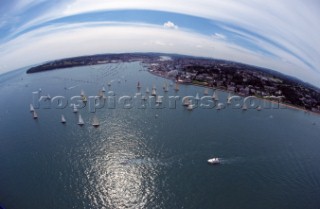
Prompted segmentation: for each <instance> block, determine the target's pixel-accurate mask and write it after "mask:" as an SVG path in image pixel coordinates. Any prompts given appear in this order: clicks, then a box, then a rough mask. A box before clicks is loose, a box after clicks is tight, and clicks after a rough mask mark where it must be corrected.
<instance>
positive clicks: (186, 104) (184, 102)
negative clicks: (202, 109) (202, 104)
mask: <svg viewBox="0 0 320 209" xmlns="http://www.w3.org/2000/svg"><path fill="white" fill-rule="evenodd" d="M189 104H190V102H189V98H185V99H184V101H183V106H188V105H189Z"/></svg>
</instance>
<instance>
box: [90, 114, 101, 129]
mask: <svg viewBox="0 0 320 209" xmlns="http://www.w3.org/2000/svg"><path fill="white" fill-rule="evenodd" d="M92 125H93V126H94V127H98V126H100V122H99V120H98V118H97V116H94V117H93V119H92Z"/></svg>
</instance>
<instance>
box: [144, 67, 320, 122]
mask: <svg viewBox="0 0 320 209" xmlns="http://www.w3.org/2000/svg"><path fill="white" fill-rule="evenodd" d="M147 71H148V72H149V73H150V74H152V75H155V76H158V77H161V78H165V79H167V80H171V81H174V80H173V79H170V78H168V76H166V75H162V74H158V73H156V72H154V71H151V70H150V69H148V70H147ZM174 82H177V81H174ZM178 83H179V84H182V85H192V86H199V87H207V88H211V89H215V90H218V91H222V92H225V93H231V94H233V95H235V96H240V97H246V96H243V95H240V94H237V93H235V92H233V91H228V90H226V89H222V88H218V87H210V86H208V85H201V84H195V83H184V82H178ZM252 96H255V95H252ZM255 97H256V98H257V99H259V100H261V101H267V102H270V103H272V104H277V105H279V106H280V105H281V106H284V107H287V108H289V109H295V110H298V111H303V112H305V113H306V114H314V115H317V116H320V113H318V112H314V111H311V110H307V109H304V108H302V107H298V106H294V105H292V104H288V103H284V102H276V101H273V100H271V99H266V98H261V97H257V96H255ZM279 109H286V108H279Z"/></svg>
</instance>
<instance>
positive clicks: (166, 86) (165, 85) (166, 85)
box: [163, 83, 169, 92]
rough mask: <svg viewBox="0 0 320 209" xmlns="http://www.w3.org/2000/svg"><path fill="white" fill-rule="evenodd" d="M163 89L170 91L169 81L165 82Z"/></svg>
mask: <svg viewBox="0 0 320 209" xmlns="http://www.w3.org/2000/svg"><path fill="white" fill-rule="evenodd" d="M163 90H164V92H168V91H169V87H168V84H167V83H165V84H164V86H163Z"/></svg>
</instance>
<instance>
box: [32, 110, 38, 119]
mask: <svg viewBox="0 0 320 209" xmlns="http://www.w3.org/2000/svg"><path fill="white" fill-rule="evenodd" d="M37 118H38V114H37V112H36V111H33V119H37Z"/></svg>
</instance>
